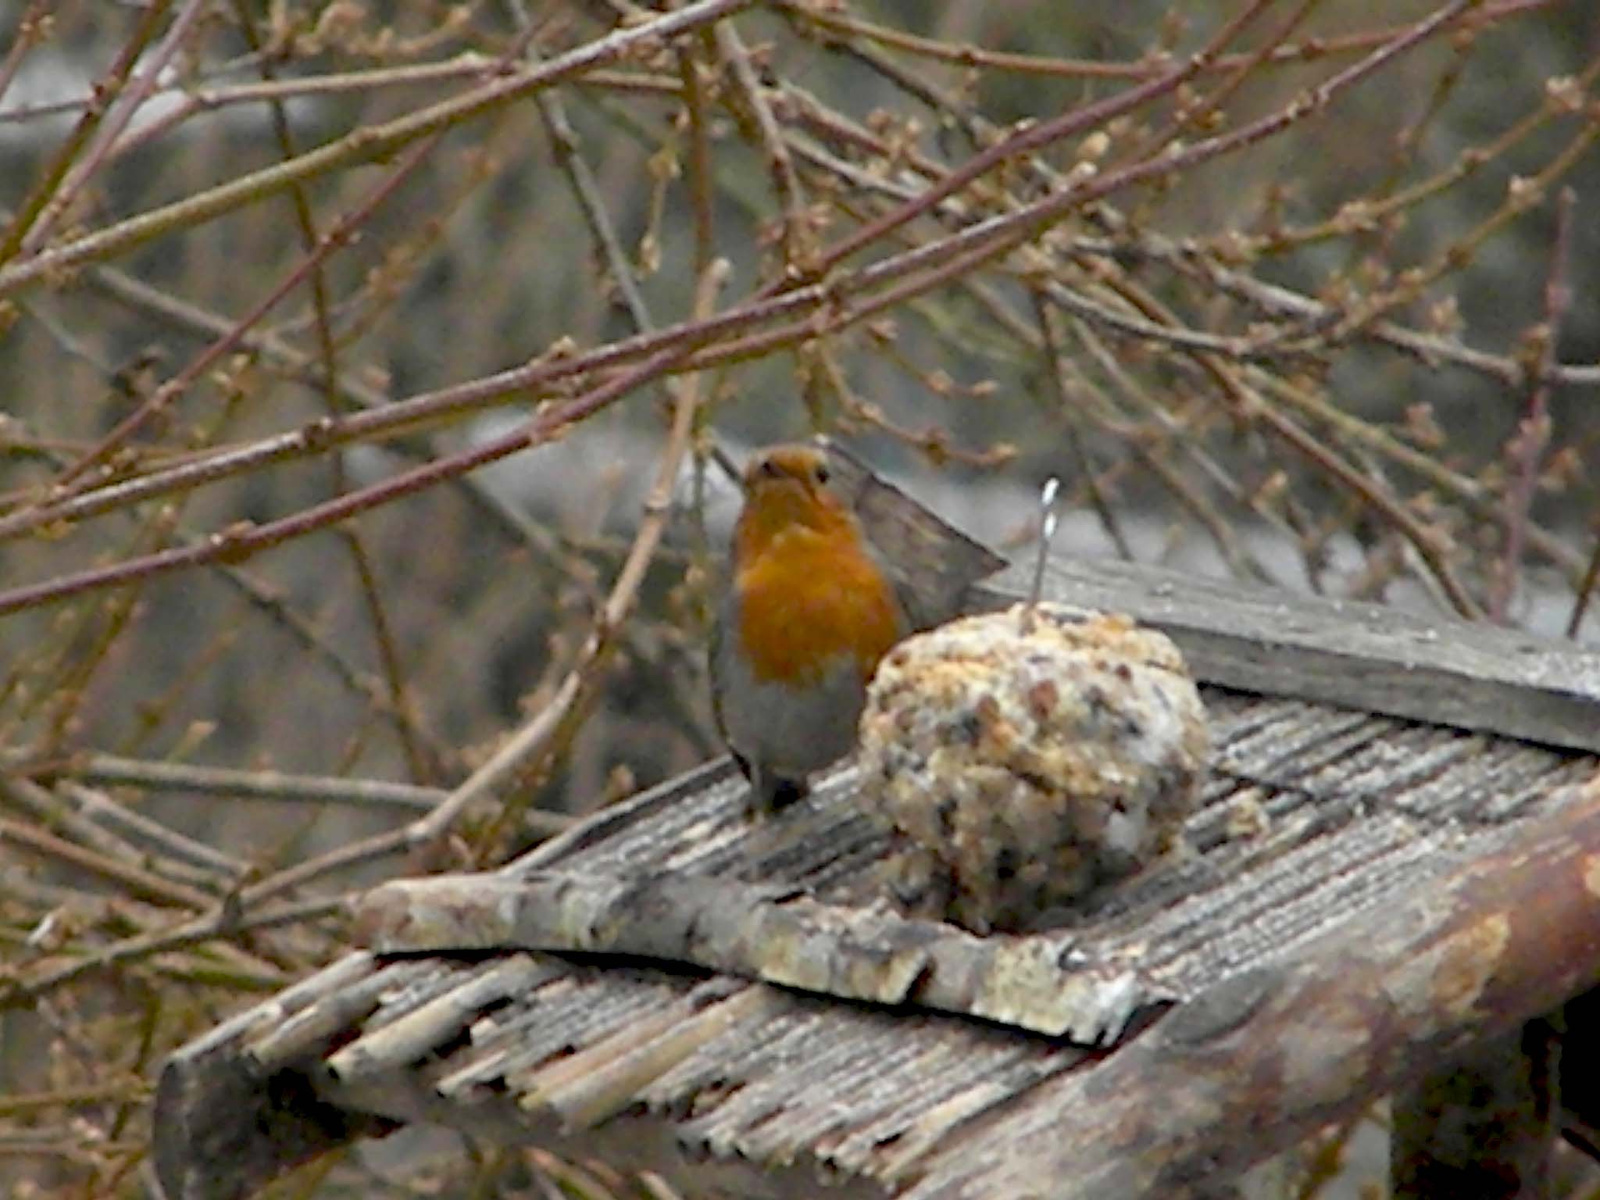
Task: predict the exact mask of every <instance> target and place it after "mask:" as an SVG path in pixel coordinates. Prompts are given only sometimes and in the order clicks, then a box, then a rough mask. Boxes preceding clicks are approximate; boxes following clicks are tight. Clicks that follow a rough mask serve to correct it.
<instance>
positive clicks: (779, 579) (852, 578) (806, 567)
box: [734, 527, 903, 686]
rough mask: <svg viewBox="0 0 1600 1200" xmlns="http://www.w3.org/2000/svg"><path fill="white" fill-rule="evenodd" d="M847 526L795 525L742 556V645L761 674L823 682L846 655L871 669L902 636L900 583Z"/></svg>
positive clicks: (797, 682) (738, 582) (765, 678)
mask: <svg viewBox="0 0 1600 1200" xmlns="http://www.w3.org/2000/svg"><path fill="white" fill-rule="evenodd" d="M840 532H842V531H830V533H824V532H822V531H819V530H815V529H810V528H805V527H791V528H788V529H786V530H784V531H783V532H781V533H779V534H778V535H777V536H775V537H773V538H771V539H770V541H768V542H767V544H766V545H764V546H763V547H762V548H761V552H759V553H756V554H753V555H751V556H750V557H749V559H748V560H747V561H744V562H742V563H741V564H740V569H739V571H738V574H737V576H736V578H735V581H734V586H735V587H736V588H737V589H738V599H739V631H738V637H739V646H740V649H741V650H742V651H743V652H744V656H745V661H746V663H748V665H749V667H750V671H751V673H752V674H753V675H754V676H755V677H756V679H758V680H760V681H761V682H764V683H768V682H781V683H786V684H790V685H793V686H803V685H805V684H808V683H815V682H817V681H819V680H820V679H821V678H822V677H823V676H824V675H825V674H826V673H827V672H828V671H829V670H830V669H832V668H834V667H836V666H837V665H838V661H839V659H840V658H841V657H843V656H846V655H848V656H850V657H853V658H854V659H855V661H856V665H857V667H858V669H859V670H860V672H861V674H862V676H863V677H865V676H867V675H870V674H871V673H872V671H873V669H874V668H875V667H876V666H877V665H878V660H879V659H880V658H882V657H883V656H884V654H885V653H887V652H888V650H889V648H890V647H891V646H893V645H894V644H895V643H896V642H897V641H899V640H900V637H901V635H902V633H903V628H902V619H901V616H900V608H899V605H898V603H897V602H896V600H895V595H894V590H893V588H892V587H891V586H890V584H889V583H888V581H887V580H886V579H885V578H884V577H883V574H882V572H881V571H879V569H878V566H877V564H876V563H875V562H874V561H873V560H872V558H871V557H870V556H869V555H868V554H867V553H866V552H865V550H864V549H862V547H861V546H860V544H859V542H858V541H857V540H856V538H855V537H853V536H843V537H841V536H839V533H840ZM851 532H853V531H851Z"/></svg>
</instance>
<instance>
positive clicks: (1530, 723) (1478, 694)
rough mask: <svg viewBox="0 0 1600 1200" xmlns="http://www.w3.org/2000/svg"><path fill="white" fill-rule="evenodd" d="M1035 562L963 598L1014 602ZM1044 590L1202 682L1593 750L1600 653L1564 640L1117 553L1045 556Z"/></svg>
mask: <svg viewBox="0 0 1600 1200" xmlns="http://www.w3.org/2000/svg"><path fill="white" fill-rule="evenodd" d="M1030 573H1031V568H1024V567H1022V566H1020V565H1019V566H1013V567H1011V568H1010V569H1008V570H1007V571H1006V572H1005V573H1004V574H1003V575H1001V576H999V577H998V578H996V579H994V580H992V581H989V582H986V583H983V584H979V585H977V586H975V587H974V588H973V589H972V592H971V594H970V595H971V601H972V606H973V607H976V608H988V607H993V606H996V605H1001V604H1012V603H1015V602H1016V601H1018V600H1019V599H1021V598H1022V597H1024V596H1025V595H1026V594H1027V589H1028V583H1029V575H1030ZM1044 597H1045V599H1047V600H1053V601H1056V602H1058V603H1062V604H1068V605H1072V606H1074V607H1077V608H1088V609H1099V610H1102V611H1111V612H1124V613H1128V614H1130V615H1131V616H1133V617H1134V618H1135V619H1137V620H1139V621H1142V622H1144V623H1146V624H1148V625H1153V626H1155V627H1156V628H1157V629H1160V630H1162V631H1163V632H1164V633H1166V634H1168V635H1169V636H1170V637H1171V638H1172V640H1173V641H1175V642H1177V643H1178V648H1179V649H1180V650H1182V651H1183V653H1184V657H1185V658H1187V659H1188V662H1189V668H1190V670H1192V671H1193V672H1194V674H1195V677H1196V678H1198V679H1200V680H1201V681H1202V682H1205V683H1211V684H1216V685H1218V686H1220V687H1227V688H1234V689H1237V690H1239V691H1245V692H1258V693H1260V694H1262V695H1268V696H1286V697H1293V698H1296V699H1301V700H1311V701H1316V702H1318V703H1323V704H1337V705H1340V706H1342V707H1345V708H1352V709H1357V710H1360V711H1365V712H1372V713H1378V714H1382V715H1383V716H1390V717H1407V718H1410V719H1412V720H1418V721H1429V722H1432V723H1434V724H1437V725H1455V726H1458V727H1460V728H1463V729H1472V730H1478V731H1481V732H1484V733H1496V734H1501V735H1503V736H1505V737H1513V738H1521V739H1523V740H1524V741H1530V742H1537V743H1540V744H1542V745H1548V746H1559V747H1562V748H1565V749H1571V750H1588V751H1595V752H1600V652H1596V651H1594V650H1586V649H1584V648H1582V647H1580V646H1578V645H1576V644H1574V643H1572V642H1563V641H1556V640H1554V639H1549V638H1538V637H1533V636H1531V635H1529V634H1523V633H1518V632H1515V631H1513V630H1509V629H1501V628H1499V627H1497V626H1493V625H1476V624H1469V623H1467V622H1465V621H1457V620H1453V619H1450V618H1446V617H1441V618H1439V619H1437V620H1433V621H1428V620H1423V619H1421V618H1419V617H1414V616H1411V615H1409V614H1407V613H1403V612H1399V611H1397V610H1395V609H1392V608H1385V607H1383V606H1381V605H1376V604H1363V603H1358V602H1356V601H1351V600H1326V599H1321V598H1318V597H1314V596H1300V595H1294V594H1291V593H1289V592H1277V591H1272V590H1270V589H1267V588H1260V587H1250V586H1246V585H1244V584H1238V583H1231V582H1227V581H1223V580H1215V579H1206V578H1204V577H1202V576H1198V575H1187V574H1181V573H1179V572H1176V571H1168V570H1164V569H1162V568H1159V567H1149V566H1144V565H1141V564H1138V563H1126V562H1119V561H1114V560H1106V561H1102V560H1094V561H1087V560H1077V559H1071V558H1066V557H1062V556H1057V557H1055V558H1053V559H1052V560H1051V562H1050V564H1049V567H1048V569H1047V571H1046V574H1045V584H1044Z"/></svg>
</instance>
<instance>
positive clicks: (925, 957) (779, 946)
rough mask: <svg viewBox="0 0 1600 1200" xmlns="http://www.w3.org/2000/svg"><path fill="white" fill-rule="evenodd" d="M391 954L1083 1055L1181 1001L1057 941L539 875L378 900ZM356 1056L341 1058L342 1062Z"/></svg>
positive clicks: (382, 940) (716, 883)
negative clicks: (860, 1003)
mask: <svg viewBox="0 0 1600 1200" xmlns="http://www.w3.org/2000/svg"><path fill="white" fill-rule="evenodd" d="M355 928H356V932H357V937H358V938H359V939H360V940H361V941H362V943H363V944H365V945H366V946H368V947H369V948H371V949H373V950H375V951H376V952H378V953H382V954H396V953H444V954H449V953H460V952H463V951H482V950H499V951H511V950H517V949H522V950H551V951H580V952H603V953H610V954H625V955H639V956H643V957H648V958H656V959H662V960H665V961H669V962H688V963H693V964H695V965H696V966H701V967H705V968H707V969H708V970H714V971H725V972H728V973H729V974H733V975H739V976H742V977H744V978H747V979H755V980H761V981H764V982H767V983H776V984H782V985H784V986H786V987H795V988H800V989H803V990H805V991H811V992H818V993H822V994H825V995H832V996H838V997H842V998H847V999H853V1000H866V1001H871V1002H873V1003H877V1004H915V1005H918V1006H921V1007H925V1008H933V1009H938V1010H940V1011H944V1012H955V1013H961V1014H963V1015H966V1016H977V1017H985V1018H988V1019H990V1020H995V1021H1000V1022H1003V1023H1005V1024H1008V1025H1015V1026H1017V1027H1019V1028H1022V1029H1030V1030H1033V1031H1035V1032H1039V1033H1047V1034H1052V1035H1061V1034H1070V1035H1071V1037H1072V1039H1073V1040H1074V1041H1076V1042H1079V1043H1085V1044H1095V1043H1099V1042H1108V1041H1112V1040H1114V1039H1115V1038H1116V1037H1117V1036H1118V1035H1119V1034H1120V1033H1121V1031H1122V1029H1123V1027H1124V1026H1125V1025H1126V1024H1127V1022H1128V1019H1129V1018H1130V1017H1131V1016H1132V1015H1133V1013H1134V1011H1135V1010H1136V1009H1137V1008H1139V1007H1141V1006H1143V1005H1148V1004H1151V1003H1154V1002H1157V1001H1163V1000H1178V999H1182V997H1181V996H1180V995H1178V994H1177V993H1175V992H1173V991H1171V990H1170V989H1165V988H1162V987H1159V986H1157V985H1155V984H1154V983H1152V982H1151V981H1149V980H1147V979H1145V978H1144V977H1143V976H1142V975H1141V973H1140V972H1138V971H1137V970H1135V969H1132V968H1131V967H1127V966H1108V965H1100V964H1095V963H1092V962H1091V963H1085V964H1077V963H1072V962H1071V961H1070V956H1068V957H1069V965H1062V962H1061V959H1062V957H1063V955H1062V945H1061V943H1060V942H1059V941H1058V940H1052V939H1049V938H1044V937H1023V938H1018V937H998V936H992V937H976V936H974V935H972V934H970V933H967V932H966V931H964V930H961V929H957V928H956V927H955V926H953V925H946V924H943V923H942V922H938V921H923V920H911V919H907V918H905V917H902V916H900V915H898V914H896V913H894V912H892V911H890V910H888V909H887V908H883V907H874V908H870V909H863V908H849V907H844V906H840V905H831V904H824V903H821V902H819V901H816V900H811V899H809V898H805V897H798V896H796V895H794V894H793V893H792V892H791V891H790V890H789V889H774V888H770V887H759V886H753V885H749V884H740V883H736V882H734V881H732V880H727V879H706V878H694V877H685V876H677V875H646V876H641V877H640V878H637V879H614V878H607V877H605V876H602V875H598V874H583V875H578V874H572V873H561V872H535V873H531V874H527V875H523V876H521V877H519V878H516V879H510V878H507V877H504V876H489V875H438V876H433V877H431V878H427V879H402V880H396V881H394V882H391V883H385V884H380V885H379V886H378V887H376V888H374V889H373V890H372V891H371V892H369V893H367V894H366V895H365V896H362V897H361V898H360V899H359V900H357V901H356V904H355ZM343 1053H348V1051H341V1054H343Z"/></svg>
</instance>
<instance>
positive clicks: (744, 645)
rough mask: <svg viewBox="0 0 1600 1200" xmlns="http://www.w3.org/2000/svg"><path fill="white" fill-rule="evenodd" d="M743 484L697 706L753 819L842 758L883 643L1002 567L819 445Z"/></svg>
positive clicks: (932, 616) (760, 467)
mask: <svg viewBox="0 0 1600 1200" xmlns="http://www.w3.org/2000/svg"><path fill="white" fill-rule="evenodd" d="M743 486H744V492H745V499H744V508H743V511H741V513H740V514H739V520H738V522H737V524H736V525H735V527H734V532H733V544H732V547H731V554H730V563H729V571H728V580H727V590H726V593H725V596H724V598H723V601H722V605H721V608H720V611H719V613H718V615H717V622H716V625H715V627H714V628H713V631H712V643H711V698H712V711H713V714H714V715H715V717H716V721H717V728H718V729H719V730H720V731H721V733H722V737H723V740H724V741H725V742H726V743H727V744H728V748H729V750H730V751H732V753H733V756H734V759H735V760H736V761H737V762H738V764H739V767H740V769H741V770H742V771H743V772H744V774H745V777H746V778H747V779H748V780H749V781H750V809H751V811H752V812H755V813H763V812H773V811H776V810H777V809H779V808H782V807H783V806H784V805H786V804H789V803H792V802H793V801H795V800H798V799H799V798H801V797H802V796H804V795H805V794H806V790H807V783H806V777H807V776H808V775H809V774H810V773H811V772H812V771H816V770H819V769H820V768H822V767H825V766H827V765H829V764H830V763H832V762H834V761H835V760H836V759H838V758H841V757H843V756H844V755H845V754H846V753H848V752H849V750H850V749H851V747H852V746H853V745H854V743H855V738H856V724H857V721H858V720H859V718H860V716H861V709H862V705H863V703H864V701H865V699H866V688H867V681H868V680H869V679H871V677H872V673H873V671H874V670H875V669H876V668H877V665H878V661H879V660H880V659H881V658H882V657H883V656H884V655H885V654H886V653H887V652H888V650H889V648H890V647H891V646H893V645H894V644H895V643H896V642H898V641H900V640H901V639H902V638H904V637H905V636H906V635H907V634H909V633H911V632H912V631H913V630H916V629H922V628H927V627H929V626H930V625H932V624H935V623H937V622H938V621H942V620H945V619H948V617H950V616H952V615H954V612H955V611H956V609H957V608H958V606H959V603H960V598H961V597H962V596H964V594H965V590H966V585H967V584H968V583H970V582H971V581H972V580H973V579H976V578H978V577H979V576H981V575H984V574H988V573H990V572H992V571H993V570H995V569H996V568H998V567H999V566H1000V565H1002V560H1001V559H999V558H997V557H996V556H995V555H993V554H992V553H990V552H989V551H988V550H987V549H985V548H984V547H982V546H979V545H978V544H977V543H976V542H973V541H971V539H969V538H967V537H966V536H965V535H963V534H961V533H959V532H957V531H956V530H954V529H951V528H950V527H949V526H947V525H945V524H944V523H943V522H942V521H939V520H938V519H937V518H936V517H934V516H933V515H932V514H931V513H928V512H927V511H926V510H925V509H922V508H920V507H919V506H917V505H916V503H915V501H912V500H910V499H909V498H908V497H906V496H905V495H904V494H903V493H900V492H899V491H898V490H896V489H894V488H892V487H890V486H889V485H888V484H885V483H883V482H882V481H881V480H878V479H877V478H876V477H875V476H873V475H872V474H871V472H870V471H869V470H868V469H867V468H865V467H864V466H863V465H862V464H860V463H858V462H856V461H855V460H853V459H850V458H849V457H848V456H846V455H843V454H842V453H841V452H840V451H838V450H837V449H836V448H832V447H828V446H827V445H826V443H824V444H823V447H822V448H817V447H812V446H805V445H783V446H774V447H771V448H769V449H767V450H764V451H760V452H758V453H757V454H756V455H755V456H754V457H753V458H752V459H751V460H750V462H749V464H748V465H747V466H746V468H745V471H744V478H743ZM858 514H859V515H858ZM874 534H879V535H881V539H882V544H880V543H879V540H878V538H876V537H874V536H873V535H874ZM886 547H887V550H888V553H886V552H885V548H886Z"/></svg>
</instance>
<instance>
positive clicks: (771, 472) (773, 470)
mask: <svg viewBox="0 0 1600 1200" xmlns="http://www.w3.org/2000/svg"><path fill="white" fill-rule="evenodd" d="M756 474H758V475H760V476H761V478H763V479H776V478H777V477H778V476H779V475H781V474H783V472H781V471H779V470H778V464H777V463H775V462H773V461H772V459H770V458H764V459H762V460H761V465H760V466H759V467H757V468H756Z"/></svg>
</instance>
